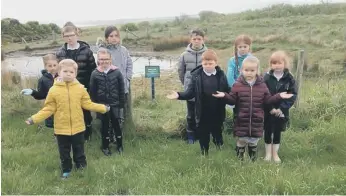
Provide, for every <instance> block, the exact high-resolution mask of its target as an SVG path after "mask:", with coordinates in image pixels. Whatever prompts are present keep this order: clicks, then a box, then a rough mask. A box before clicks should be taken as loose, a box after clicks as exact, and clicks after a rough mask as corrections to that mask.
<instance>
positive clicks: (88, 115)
mask: <svg viewBox="0 0 346 196" xmlns="http://www.w3.org/2000/svg"><path fill="white" fill-rule="evenodd" d="M83 116H84V123H85V127H86V129H85V134H84V136H85V139H89V137H90V136H91V134H92V128H91V122H92V120H93V117H92V116H91V113H90V111H89V110H84V109H83Z"/></svg>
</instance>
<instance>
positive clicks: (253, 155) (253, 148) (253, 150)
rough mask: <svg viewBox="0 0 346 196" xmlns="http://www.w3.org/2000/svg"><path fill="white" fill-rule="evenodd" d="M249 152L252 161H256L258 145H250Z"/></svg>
mask: <svg viewBox="0 0 346 196" xmlns="http://www.w3.org/2000/svg"><path fill="white" fill-rule="evenodd" d="M248 154H249V157H250V159H251V161H253V162H254V161H256V159H257V146H248Z"/></svg>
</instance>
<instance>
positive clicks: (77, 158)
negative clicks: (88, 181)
mask: <svg viewBox="0 0 346 196" xmlns="http://www.w3.org/2000/svg"><path fill="white" fill-rule="evenodd" d="M56 138H57V141H58V147H59V154H60V161H61V169H62V172H63V173H65V172H71V170H72V159H71V156H70V152H71V147H72V152H73V161H74V163H75V167H76V168H77V169H79V168H84V167H86V165H87V162H86V157H85V154H84V132H80V133H77V134H75V135H71V136H70V135H56Z"/></svg>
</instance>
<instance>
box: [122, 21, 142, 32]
mask: <svg viewBox="0 0 346 196" xmlns="http://www.w3.org/2000/svg"><path fill="white" fill-rule="evenodd" d="M120 30H121V31H126V30H129V31H138V30H139V29H138V26H137V25H136V24H135V23H127V24H124V25H123V26H121V28H120Z"/></svg>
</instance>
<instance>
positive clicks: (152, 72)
mask: <svg viewBox="0 0 346 196" xmlns="http://www.w3.org/2000/svg"><path fill="white" fill-rule="evenodd" d="M145 77H146V78H159V77H160V66H158V65H148V66H145Z"/></svg>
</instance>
